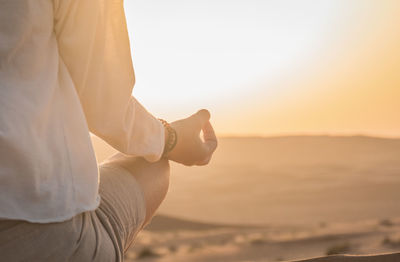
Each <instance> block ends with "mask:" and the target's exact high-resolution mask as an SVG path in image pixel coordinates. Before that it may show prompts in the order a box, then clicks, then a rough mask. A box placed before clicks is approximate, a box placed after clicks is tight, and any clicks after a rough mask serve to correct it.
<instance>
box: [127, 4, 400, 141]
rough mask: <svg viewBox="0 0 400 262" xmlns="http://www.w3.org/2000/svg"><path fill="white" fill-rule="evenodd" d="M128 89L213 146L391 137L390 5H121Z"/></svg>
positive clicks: (395, 36) (394, 133) (395, 77)
mask: <svg viewBox="0 0 400 262" xmlns="http://www.w3.org/2000/svg"><path fill="white" fill-rule="evenodd" d="M125 13H126V17H127V24H128V30H129V34H130V41H131V48H132V56H133V63H134V67H135V73H136V85H135V88H134V91H133V95H134V96H135V97H136V98H137V99H138V100H139V101H140V102H141V103H142V104H144V105H145V107H146V108H147V109H148V110H149V111H150V112H151V113H153V114H154V115H155V116H157V117H161V118H165V119H167V120H169V121H172V120H176V119H179V118H184V117H187V116H189V115H191V114H192V113H194V112H196V111H197V110H198V109H200V108H207V109H209V110H210V112H211V114H212V119H211V121H212V123H213V125H214V127H215V130H216V132H217V134H218V135H233V136H247V135H252V136H254V135H256V136H269V135H298V134H331V135H337V134H339V135H359V134H363V135H375V136H391V137H400V117H399V113H400V101H399V100H400V16H399V15H398V14H399V13H400V1H397V0H382V1H375V0H319V1H316V0H314V1H308V0H301V1H298V0H292V1H287V0H276V1H267V0H229V1H228V0H170V1H162V0H126V1H125Z"/></svg>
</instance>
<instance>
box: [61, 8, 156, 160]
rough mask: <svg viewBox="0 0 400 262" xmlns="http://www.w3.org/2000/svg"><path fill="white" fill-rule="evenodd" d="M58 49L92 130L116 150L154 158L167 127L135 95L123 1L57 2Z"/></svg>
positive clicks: (147, 158)
mask: <svg viewBox="0 0 400 262" xmlns="http://www.w3.org/2000/svg"><path fill="white" fill-rule="evenodd" d="M54 17H55V29H54V30H55V32H56V36H57V42H58V48H59V53H60V56H61V59H62V62H63V63H65V65H66V67H67V69H68V71H69V73H70V75H71V78H72V81H73V82H74V85H75V88H76V90H77V93H78V95H79V98H80V101H81V104H82V108H83V111H84V113H85V116H86V120H87V123H88V126H89V130H90V131H91V132H92V133H94V134H95V135H97V136H99V137H100V138H102V139H103V140H105V141H106V142H107V143H109V144H110V145H111V146H113V147H114V148H115V149H117V150H118V151H120V152H122V153H125V154H128V155H134V156H143V157H144V158H145V159H146V160H148V161H150V162H154V161H157V160H159V159H160V157H161V155H162V152H163V149H164V127H163V126H162V124H161V123H160V121H158V120H157V119H156V118H155V117H154V116H153V115H151V114H150V113H149V112H148V111H147V110H146V109H145V108H144V107H143V106H142V105H141V104H140V103H139V102H138V101H137V100H136V99H135V98H134V97H133V96H132V89H133V86H134V83H135V76H134V70H133V66H132V59H131V53H130V44H129V38H128V32H127V26H126V21H125V14H124V8H123V1H122V0H77V1H60V0H54Z"/></svg>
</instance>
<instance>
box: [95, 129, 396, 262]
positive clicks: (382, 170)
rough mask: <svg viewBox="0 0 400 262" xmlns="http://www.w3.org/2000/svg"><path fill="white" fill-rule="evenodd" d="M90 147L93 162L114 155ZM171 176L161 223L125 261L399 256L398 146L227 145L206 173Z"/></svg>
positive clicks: (346, 140)
mask: <svg viewBox="0 0 400 262" xmlns="http://www.w3.org/2000/svg"><path fill="white" fill-rule="evenodd" d="M94 145H95V150H96V154H97V158H98V160H99V161H101V160H102V159H104V158H106V157H107V156H108V155H110V154H112V153H113V152H115V151H114V150H113V149H111V148H109V147H107V146H105V145H104V143H101V142H100V141H99V140H98V139H96V138H94ZM171 174H172V175H171V185H170V190H169V193H168V195H167V198H166V200H165V201H164V203H163V204H162V205H161V207H160V210H159V213H160V214H163V216H160V217H159V218H156V219H154V221H153V223H152V224H151V225H150V227H148V228H147V230H144V231H143V232H142V233H140V235H139V236H138V239H137V242H136V244H135V245H134V247H132V248H131V249H130V250H129V252H128V253H127V255H126V257H127V261H133V260H134V259H135V258H136V259H138V260H140V261H177V262H179V261H217V262H218V261H227V262H228V261H229V262H235V261H241V262H250V261H284V260H291V259H300V258H309V257H315V256H322V255H325V254H327V253H350V254H371V253H385V252H393V251H400V220H399V219H398V218H400V204H399V203H400V140H399V139H380V138H371V137H361V136H356V137H328V136H321V137H275V138H223V139H220V142H219V148H218V150H217V151H216V153H215V155H214V158H213V160H212V162H211V164H210V165H208V166H206V167H193V168H187V167H184V166H181V165H177V164H172V166H171ZM167 216H169V217H167ZM178 218H180V219H178ZM194 221H195V222H194ZM237 225H242V226H237ZM244 225H247V226H244Z"/></svg>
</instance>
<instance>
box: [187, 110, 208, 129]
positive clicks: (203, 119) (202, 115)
mask: <svg viewBox="0 0 400 262" xmlns="http://www.w3.org/2000/svg"><path fill="white" fill-rule="evenodd" d="M210 116H211V115H210V112H209V111H208V110H207V109H201V110H199V111H197V113H195V114H193V115H192V116H191V118H192V119H193V121H195V122H196V124H197V125H198V126H199V127H203V126H204V125H205V124H206V123H207V122H208V120H210Z"/></svg>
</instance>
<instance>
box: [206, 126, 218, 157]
mask: <svg viewBox="0 0 400 262" xmlns="http://www.w3.org/2000/svg"><path fill="white" fill-rule="evenodd" d="M202 131H203V139H204V142H203V147H204V148H205V150H206V153H207V155H211V154H212V153H213V152H214V151H215V149H217V146H218V140H217V136H216V135H215V132H214V128H213V127H212V125H211V123H210V121H207V122H206V123H205V124H204V125H203V127H202Z"/></svg>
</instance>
